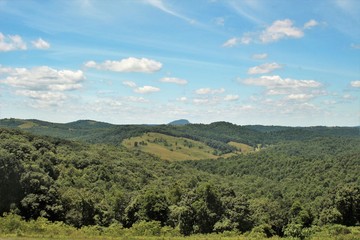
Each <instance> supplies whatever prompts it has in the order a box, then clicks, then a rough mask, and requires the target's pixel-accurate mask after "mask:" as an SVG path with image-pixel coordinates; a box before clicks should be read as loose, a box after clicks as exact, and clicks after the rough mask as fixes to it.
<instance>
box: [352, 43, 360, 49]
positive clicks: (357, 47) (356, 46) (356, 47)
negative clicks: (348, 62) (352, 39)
mask: <svg viewBox="0 0 360 240" xmlns="http://www.w3.org/2000/svg"><path fill="white" fill-rule="evenodd" d="M351 48H353V49H360V44H355V43H353V44H351Z"/></svg>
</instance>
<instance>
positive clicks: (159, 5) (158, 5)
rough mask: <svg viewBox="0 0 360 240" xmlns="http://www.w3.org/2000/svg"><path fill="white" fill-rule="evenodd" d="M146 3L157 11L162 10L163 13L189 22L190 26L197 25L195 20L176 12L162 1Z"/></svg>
mask: <svg viewBox="0 0 360 240" xmlns="http://www.w3.org/2000/svg"><path fill="white" fill-rule="evenodd" d="M145 2H147V3H149V4H150V5H152V6H154V7H156V8H157V9H160V10H161V11H163V12H165V13H168V14H170V15H173V16H175V17H178V18H180V19H183V20H185V21H187V22H188V23H190V24H194V23H196V21H195V20H194V19H191V18H188V17H186V16H184V15H182V14H180V13H178V12H176V11H175V10H173V9H171V8H169V7H167V6H166V5H165V4H164V2H163V1H162V0H145Z"/></svg>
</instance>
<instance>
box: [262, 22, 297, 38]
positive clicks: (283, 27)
mask: <svg viewBox="0 0 360 240" xmlns="http://www.w3.org/2000/svg"><path fill="white" fill-rule="evenodd" d="M303 36H304V32H303V31H302V30H301V29H300V28H297V27H294V26H293V22H292V21H291V20H290V19H284V20H277V21H275V22H273V24H272V25H271V26H269V27H267V28H266V29H265V30H264V31H263V32H262V33H261V34H260V37H259V38H260V41H261V42H263V43H269V42H275V41H278V40H280V39H282V38H302V37H303Z"/></svg>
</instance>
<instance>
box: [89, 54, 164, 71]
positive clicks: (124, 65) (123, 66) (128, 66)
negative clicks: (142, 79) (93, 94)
mask: <svg viewBox="0 0 360 240" xmlns="http://www.w3.org/2000/svg"><path fill="white" fill-rule="evenodd" d="M85 67H88V68H96V69H100V70H108V71H114V72H143V73H152V72H156V71H159V70H160V69H161V68H162V63H160V62H157V61H155V60H152V59H148V58H134V57H129V58H125V59H121V60H120V61H111V60H106V61H105V62H103V63H96V62H95V61H88V62H86V63H85Z"/></svg>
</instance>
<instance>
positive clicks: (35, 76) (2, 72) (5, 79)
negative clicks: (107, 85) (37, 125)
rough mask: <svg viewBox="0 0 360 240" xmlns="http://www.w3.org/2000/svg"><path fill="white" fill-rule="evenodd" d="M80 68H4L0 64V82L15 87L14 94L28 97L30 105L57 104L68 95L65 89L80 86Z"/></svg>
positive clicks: (83, 77)
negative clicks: (73, 69) (75, 69)
mask: <svg viewBox="0 0 360 240" xmlns="http://www.w3.org/2000/svg"><path fill="white" fill-rule="evenodd" d="M84 80H85V76H84V74H83V72H82V71H81V70H77V71H72V70H57V69H53V68H50V67H47V66H41V67H34V68H31V69H27V68H4V67H2V66H0V83H3V84H7V85H9V86H11V87H13V88H14V89H15V94H16V95H19V96H24V97H27V98H30V99H31V100H32V102H30V105H31V106H32V107H41V108H44V107H49V106H59V105H60V104H61V103H62V102H63V101H65V100H66V99H67V98H68V96H67V95H66V94H65V93H64V92H65V91H71V90H77V89H80V88H82V82H83V81H84Z"/></svg>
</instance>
